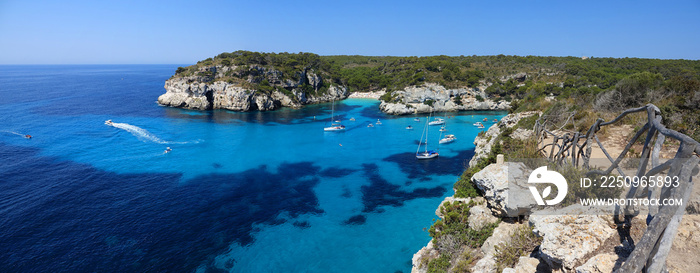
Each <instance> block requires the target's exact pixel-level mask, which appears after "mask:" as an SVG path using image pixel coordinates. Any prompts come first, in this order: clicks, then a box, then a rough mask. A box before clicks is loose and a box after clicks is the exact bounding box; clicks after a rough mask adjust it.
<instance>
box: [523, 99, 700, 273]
mask: <svg viewBox="0 0 700 273" xmlns="http://www.w3.org/2000/svg"><path fill="white" fill-rule="evenodd" d="M644 111H646V113H647V123H645V124H644V126H643V127H642V128H641V129H639V131H637V132H636V133H635V134H634V136H633V137H632V138H631V139H630V140H629V141H628V143H627V145H626V146H625V147H624V149H623V150H622V151H621V152H620V154H619V155H618V156H617V158H614V157H613V156H611V155H610V153H609V152H608V151H607V150H606V149H605V147H604V145H603V143H602V142H601V141H600V139H599V138H598V135H597V133H598V132H599V131H600V130H601V129H602V128H603V127H604V126H609V125H612V124H615V123H617V122H619V121H620V120H622V119H623V118H624V117H626V116H627V115H629V114H633V113H639V112H644ZM544 117H545V116H541V117H540V118H539V119H538V120H536V121H535V125H534V128H533V129H534V132H535V136H536V138H537V147H538V152H540V153H544V154H547V151H549V153H548V154H547V159H548V160H550V161H552V162H554V163H556V164H559V165H562V164H571V165H573V166H575V167H583V168H584V169H587V170H588V173H587V174H598V175H608V174H610V173H611V172H612V171H613V170H617V171H618V173H619V174H620V175H622V176H623V177H627V176H626V175H625V173H624V171H623V169H622V168H621V166H620V163H621V162H622V160H623V159H624V158H625V156H626V155H627V153H628V152H629V150H630V149H631V147H632V145H633V144H635V143H636V142H637V141H638V140H639V139H640V137H642V135H643V134H644V133H646V138H645V140H644V144H643V145H644V146H643V149H642V152H641V154H640V155H641V156H640V162H639V166H638V167H637V172H636V176H637V177H642V176H646V177H649V176H654V175H657V174H659V173H662V172H664V171H667V172H668V173H667V175H668V176H678V177H679V181H680V182H681V183H680V186H679V187H662V188H650V187H646V188H643V187H640V186H639V185H637V186H636V187H635V186H633V187H630V188H629V190H628V191H627V192H626V193H625V195H626V198H642V197H644V195H645V194H646V195H647V197H651V196H652V195H653V194H659V196H661V197H664V198H676V199H680V198H685V199H684V200H687V198H688V196H689V194H690V192H691V189H692V187H693V180H692V177H693V173H694V172H696V168H697V167H698V166H699V165H698V164H699V163H700V143H698V141H696V140H695V139H693V138H691V137H689V136H687V135H685V134H682V133H680V132H678V131H675V130H671V129H668V128H666V127H665V126H664V125H663V124H662V123H661V121H662V117H661V111H660V110H659V108H658V107H656V105H653V104H647V105H645V106H642V107H637V108H632V109H628V110H625V111H624V112H622V113H620V114H619V115H618V116H617V117H615V118H614V119H612V120H611V121H607V122H606V121H605V120H603V119H601V118H599V119H597V120H596V121H595V123H594V124H593V125H592V126H591V127H590V128H589V129H588V130H587V131H586V133H585V134H581V133H579V132H566V133H564V134H563V135H560V134H557V133H555V132H553V131H550V130H548V129H547V128H546V127H547V123H548V121H547V120H546V119H544V120H543V118H544ZM571 117H573V114H572V115H570V116H569V118H567V119H566V121H565V122H564V125H562V126H561V127H560V128H559V129H557V130H554V131H560V132H561V131H562V130H561V128H564V126H566V124H567V123H568V122H569V120H570V118H571ZM549 137H551V138H552V141H551V142H550V141H547V142H546V143H545V140H546V139H547V138H549ZM666 137H670V138H673V139H676V140H678V141H679V142H680V145H679V147H678V151H677V152H676V154H675V156H674V158H673V159H670V160H668V161H666V162H663V163H660V162H659V154H660V151H661V148H662V146H663V143H664V142H665V140H666ZM581 140H583V141H582V143H579V142H581ZM594 142H595V143H596V144H597V145H598V148H599V149H600V150H601V151H602V152H603V154H604V155H605V156H606V157H607V159H608V161H609V162H610V164H611V165H610V166H609V167H608V168H607V169H605V170H602V171H601V170H596V169H591V166H590V159H591V154H592V148H593V147H592V144H593V143H594ZM652 144H653V145H652ZM650 159H651V166H650V169H649V170H647V167H648V166H647V165H649V160H650ZM581 160H582V161H581ZM656 191H659V192H656ZM686 205H687V202H683V205H681V206H661V207H659V208H658V211H657V212H656V213H654V214H653V215H652V211H651V210H650V212H649V213H650V216H651V217H653V218H652V220H651V221H650V222H649V225H648V228H647V231H646V232H645V234H644V235H643V236H642V239H641V240H640V241H639V243H638V244H637V245H636V246H635V248H634V250H633V251H632V253H631V254H630V256H629V257H628V258H627V260H626V261H625V263H624V264H623V265H622V266H621V267H620V268H619V269H618V270H617V271H616V272H640V271H642V270H645V271H646V272H653V273H657V272H664V271H665V269H666V268H665V263H666V257H667V256H668V253H669V251H670V249H671V242H672V241H673V237H674V236H675V234H676V231H677V229H678V225H679V223H680V218H681V217H682V215H683V212H684V211H685V206H686ZM638 213H639V211H638V210H635V209H634V208H632V207H631V206H623V207H615V215H614V217H615V219H616V220H620V216H621V215H624V216H625V221H628V220H629V218H630V217H633V216H635V215H636V214H638Z"/></svg>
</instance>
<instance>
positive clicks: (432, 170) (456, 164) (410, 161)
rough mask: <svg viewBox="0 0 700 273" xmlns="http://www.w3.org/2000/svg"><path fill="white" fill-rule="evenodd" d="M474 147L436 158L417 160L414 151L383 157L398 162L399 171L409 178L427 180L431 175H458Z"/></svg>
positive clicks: (463, 168)
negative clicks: (450, 155) (451, 155)
mask: <svg viewBox="0 0 700 273" xmlns="http://www.w3.org/2000/svg"><path fill="white" fill-rule="evenodd" d="M473 156H474V149H469V150H463V151H460V152H459V153H458V154H457V155H456V156H453V157H447V156H442V155H441V156H439V157H438V158H436V159H430V160H417V159H416V155H415V154H414V153H400V154H393V155H390V156H388V157H386V158H384V159H382V160H383V161H386V162H394V163H396V164H398V166H399V168H401V171H402V172H403V173H405V174H406V175H408V178H410V179H418V180H419V181H429V180H431V177H430V176H432V175H459V174H461V173H462V172H463V171H464V170H465V169H466V167H467V166H468V165H469V160H470V159H471V158H472V157H473Z"/></svg>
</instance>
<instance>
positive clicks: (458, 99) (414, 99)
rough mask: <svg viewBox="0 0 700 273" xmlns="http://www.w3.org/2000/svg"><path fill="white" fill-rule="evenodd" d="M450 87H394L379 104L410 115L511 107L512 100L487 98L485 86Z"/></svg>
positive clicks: (383, 109) (397, 112)
mask: <svg viewBox="0 0 700 273" xmlns="http://www.w3.org/2000/svg"><path fill="white" fill-rule="evenodd" d="M477 89H478V90H480V91H474V90H475V89H470V88H456V89H447V88H445V87H444V86H441V85H438V84H435V83H426V84H424V85H421V86H409V87H406V88H404V89H403V90H399V91H394V92H393V93H391V97H390V98H385V99H386V101H382V103H381V104H380V105H379V109H380V110H382V112H385V113H387V114H392V115H407V114H414V113H429V112H431V111H432V112H453V111H463V110H508V109H510V102H507V101H505V100H502V101H499V102H496V101H493V100H490V99H488V98H487V96H486V94H485V93H484V91H483V88H477Z"/></svg>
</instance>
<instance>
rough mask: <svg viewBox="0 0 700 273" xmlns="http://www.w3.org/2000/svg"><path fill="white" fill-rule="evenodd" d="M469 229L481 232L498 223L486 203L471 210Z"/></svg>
mask: <svg viewBox="0 0 700 273" xmlns="http://www.w3.org/2000/svg"><path fill="white" fill-rule="evenodd" d="M468 221H469V227H470V228H472V229H474V230H481V229H482V228H483V227H484V226H486V225H488V224H493V223H495V222H498V218H496V217H495V216H493V214H491V210H489V209H488V208H487V207H486V203H482V204H479V205H476V206H473V207H472V208H470V209H469V219H468Z"/></svg>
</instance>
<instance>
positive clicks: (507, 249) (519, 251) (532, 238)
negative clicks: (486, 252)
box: [495, 225, 542, 272]
mask: <svg viewBox="0 0 700 273" xmlns="http://www.w3.org/2000/svg"><path fill="white" fill-rule="evenodd" d="M510 238H511V239H510V242H508V243H502V244H499V245H497V246H496V248H495V250H496V255H495V258H496V267H497V268H498V270H497V272H501V271H503V269H505V268H508V267H514V266H515V265H516V264H517V263H518V260H519V259H520V256H525V255H527V254H528V253H530V252H532V251H533V250H534V249H535V248H536V247H537V246H538V245H539V244H540V243H541V242H542V238H540V237H537V235H535V233H534V232H532V227H529V226H526V225H523V226H520V227H518V229H516V230H515V231H514V232H513V235H512V236H511V237H510Z"/></svg>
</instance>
